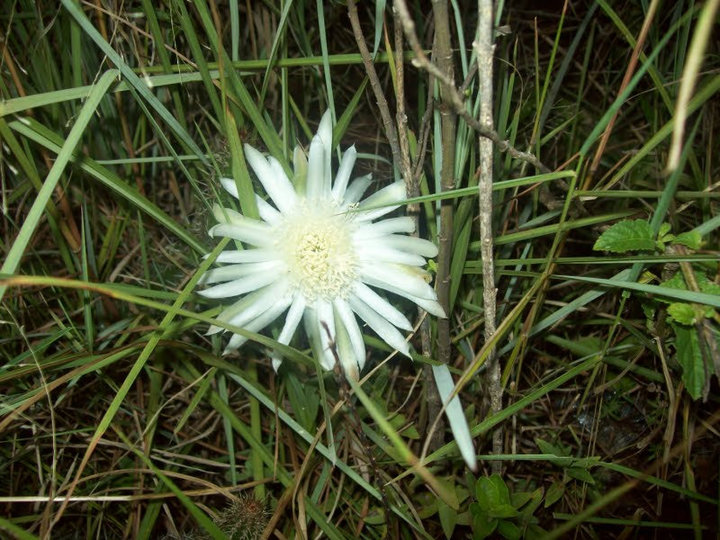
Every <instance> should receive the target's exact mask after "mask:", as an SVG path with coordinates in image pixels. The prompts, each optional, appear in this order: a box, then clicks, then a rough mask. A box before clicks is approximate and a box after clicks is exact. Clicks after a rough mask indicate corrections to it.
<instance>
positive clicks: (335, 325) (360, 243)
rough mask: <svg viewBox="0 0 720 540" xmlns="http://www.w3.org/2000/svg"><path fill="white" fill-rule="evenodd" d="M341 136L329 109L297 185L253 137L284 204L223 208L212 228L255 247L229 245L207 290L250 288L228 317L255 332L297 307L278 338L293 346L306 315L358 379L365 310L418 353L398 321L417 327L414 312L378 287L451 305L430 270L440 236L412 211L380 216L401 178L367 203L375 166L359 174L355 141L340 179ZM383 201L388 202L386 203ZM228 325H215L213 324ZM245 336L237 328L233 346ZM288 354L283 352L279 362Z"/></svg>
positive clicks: (229, 293) (270, 184) (389, 335)
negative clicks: (420, 234) (335, 139)
mask: <svg viewBox="0 0 720 540" xmlns="http://www.w3.org/2000/svg"><path fill="white" fill-rule="evenodd" d="M331 141H332V124H331V118H330V114H329V112H326V113H325V115H324V116H323V118H322V121H321V122H320V126H319V128H318V132H317V134H316V135H315V137H313V140H312V143H311V144H310V153H309V156H308V158H307V165H306V169H307V171H306V182H305V186H304V187H305V189H304V190H302V189H299V188H298V187H297V186H293V184H292V183H291V182H290V180H289V179H288V177H287V175H286V174H285V171H284V170H283V168H282V166H281V165H280V163H279V162H278V161H277V160H276V159H274V158H273V157H268V158H265V157H264V156H263V155H262V154H261V153H260V152H258V151H257V150H255V149H254V148H252V147H251V146H248V145H245V157H246V158H247V161H248V163H249V164H250V166H251V167H252V169H253V171H254V172H255V174H256V175H257V178H258V180H260V183H261V184H262V185H263V187H264V188H265V192H266V193H267V195H268V196H269V202H272V203H273V204H274V206H273V205H271V204H269V202H266V201H265V200H263V199H262V198H260V197H258V196H257V195H256V201H257V205H258V211H259V214H260V218H261V219H260V220H256V219H250V218H247V217H245V216H243V215H241V214H239V213H238V212H235V211H234V210H230V209H227V208H220V207H218V206H216V207H215V208H214V214H215V217H216V219H217V220H218V222H219V224H218V225H215V226H214V227H213V228H212V229H210V235H211V236H214V237H215V236H226V237H229V238H232V239H234V240H239V241H240V242H242V243H243V245H244V246H245V247H246V249H243V250H232V251H224V252H222V253H221V254H220V255H219V256H218V258H217V262H220V263H229V264H228V265H226V266H222V267H220V268H215V269H213V270H210V271H208V272H207V273H206V274H205V275H204V276H203V281H202V282H203V283H204V284H216V283H220V284H219V285H214V286H212V287H209V288H207V289H205V290H203V291H201V292H200V294H202V295H203V296H205V297H207V298H226V297H236V296H241V298H240V299H239V300H237V301H236V302H235V303H234V304H232V305H231V306H229V307H227V308H226V309H225V310H224V311H223V312H222V313H221V314H220V315H219V317H218V319H219V320H221V321H224V322H228V323H230V324H232V325H235V326H239V327H242V328H245V329H247V330H250V331H253V332H259V331H260V330H262V329H263V328H265V327H266V326H268V325H269V324H270V323H272V322H273V321H274V320H275V319H277V318H278V317H280V315H282V314H283V313H285V312H286V311H287V315H286V316H285V324H284V325H283V327H282V330H281V331H280V334H279V335H278V337H277V341H278V342H279V343H282V344H285V345H287V344H288V343H289V342H290V340H291V339H292V337H293V335H294V334H295V331H296V330H297V327H298V325H299V324H300V321H301V319H304V324H305V328H306V331H307V334H308V336H309V337H310V339H311V341H313V342H314V343H315V345H316V349H315V350H316V351H318V350H319V351H321V352H319V353H318V354H320V358H318V361H319V362H320V364H321V365H322V367H323V368H325V369H328V370H330V369H332V368H333V367H334V365H335V359H336V355H337V357H338V358H339V359H340V362H341V364H342V367H343V369H344V370H345V373H346V375H347V376H348V377H352V378H354V379H357V378H358V374H359V370H361V369H362V368H363V365H364V363H365V344H364V343H363V338H362V332H361V330H360V326H359V325H358V320H357V318H356V316H357V317H359V318H360V319H361V320H362V321H364V322H365V323H366V324H367V325H368V326H369V327H370V328H371V329H372V330H374V331H375V333H377V335H378V336H380V337H381V338H382V339H383V340H384V341H385V342H387V343H388V344H389V345H390V346H391V347H393V348H394V349H396V350H398V351H399V352H401V353H402V354H404V355H406V356H409V348H408V344H407V342H406V341H405V338H404V337H403V334H401V333H400V331H399V330H398V329H401V330H405V331H408V330H411V329H412V326H411V324H410V321H408V319H407V318H406V317H405V315H403V314H402V313H401V312H400V311H398V309H396V308H395V307H394V306H393V305H392V304H390V303H389V302H388V301H387V300H386V299H385V298H383V297H382V296H380V295H379V294H378V293H377V292H375V291H374V290H373V289H372V288H371V287H375V288H379V289H383V290H385V291H387V292H390V293H393V294H397V295H400V296H403V297H405V298H407V299H409V300H411V301H413V302H414V303H415V304H417V305H418V306H420V307H422V308H423V309H425V310H426V311H428V312H429V313H432V314H434V315H436V316H438V317H444V316H445V313H444V312H443V309H442V307H440V304H438V302H437V296H436V295H435V291H434V290H433V289H432V287H430V285H428V281H429V275H428V274H427V272H426V271H425V270H424V269H423V267H424V266H425V263H426V260H425V258H426V257H434V256H435V255H437V248H436V247H435V245H434V244H433V243H431V242H429V241H427V240H423V239H420V238H414V237H410V236H407V235H406V234H404V233H411V232H413V230H414V224H413V220H412V219H411V218H409V217H395V218H390V219H384V220H381V221H377V222H373V220H375V219H377V218H379V217H381V216H384V215H385V214H387V213H389V212H391V211H392V210H394V209H395V208H397V207H398V206H399V203H401V202H402V201H403V200H404V199H405V198H406V192H405V187H404V184H403V183H402V182H396V183H394V184H392V185H389V186H387V187H385V188H383V189H380V190H379V191H377V192H376V193H375V194H373V195H371V196H370V197H368V198H366V199H365V200H363V201H362V202H359V203H358V201H360V198H361V197H362V195H363V193H364V192H365V190H366V189H367V188H368V187H369V186H370V175H367V176H363V177H360V178H356V179H355V180H353V181H352V182H349V179H350V174H351V172H352V169H353V166H354V164H355V158H356V156H357V152H356V150H355V147H354V146H351V147H350V148H348V149H347V150H346V151H345V153H344V154H343V156H342V159H341V161H340V165H339V167H338V171H337V175H336V176H335V181H334V182H333V181H332V169H331V158H332V148H331ZM300 155H302V154H301V152H296V156H300ZM303 160H304V156H303V159H301V161H303ZM296 161H297V157H296ZM295 167H296V175H297V176H302V171H303V170H304V169H305V166H304V163H300V164H298V163H296V166H295ZM298 169H299V171H298ZM221 182H222V185H223V187H224V188H225V189H226V190H227V191H228V192H229V193H230V194H231V195H233V196H235V197H237V196H238V193H237V187H236V184H235V182H234V180H232V179H229V178H223V179H222V180H221ZM297 184H298V186H300V185H302V182H297ZM390 203H393V204H392V205H390V206H387V205H388V204H390ZM381 205H385V206H382V207H380V208H378V206H381ZM220 330H222V329H221V328H219V327H212V328H211V329H210V331H209V333H215V332H219V331H220ZM245 341H246V338H244V337H243V336H240V335H238V334H234V335H233V336H232V338H231V339H230V342H229V343H228V345H227V347H226V349H225V353H228V352H230V351H233V350H235V349H237V348H238V347H240V346H241V345H242V344H243V343H244V342H245ZM280 362H281V360H280V358H279V356H278V355H277V354H276V353H274V354H273V365H274V367H275V368H276V369H277V367H278V366H279V365H280Z"/></svg>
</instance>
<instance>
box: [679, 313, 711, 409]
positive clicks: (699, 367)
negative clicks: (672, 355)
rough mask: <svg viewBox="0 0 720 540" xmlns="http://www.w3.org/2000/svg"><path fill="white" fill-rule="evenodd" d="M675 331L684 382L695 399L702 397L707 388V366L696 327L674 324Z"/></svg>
mask: <svg viewBox="0 0 720 540" xmlns="http://www.w3.org/2000/svg"><path fill="white" fill-rule="evenodd" d="M672 327H673V329H674V330H675V351H676V355H677V361H678V364H680V367H681V368H682V381H683V383H685V388H686V389H687V391H688V394H690V397H692V398H693V399H698V398H699V397H700V396H702V393H703V389H704V388H705V365H704V362H703V357H702V352H701V350H700V342H699V340H698V335H697V331H696V330H695V328H694V327H690V328H685V327H683V326H680V325H677V324H673V325H672Z"/></svg>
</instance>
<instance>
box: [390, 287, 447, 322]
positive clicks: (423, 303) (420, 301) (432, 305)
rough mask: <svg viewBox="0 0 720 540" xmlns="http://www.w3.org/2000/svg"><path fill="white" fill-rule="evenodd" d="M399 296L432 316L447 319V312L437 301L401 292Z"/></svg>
mask: <svg viewBox="0 0 720 540" xmlns="http://www.w3.org/2000/svg"><path fill="white" fill-rule="evenodd" d="M394 292H396V291H394ZM397 294H399V295H400V296H404V297H405V298H407V299H408V300H410V301H411V302H413V303H414V304H417V305H418V306H419V307H421V308H422V309H424V310H425V311H427V312H428V313H430V315H435V316H436V317H439V318H441V319H445V318H446V317H447V315H445V310H444V309H443V308H442V306H441V305H440V303H439V302H438V301H437V300H428V299H427V298H419V297H417V296H413V295H412V294H407V293H401V292H397Z"/></svg>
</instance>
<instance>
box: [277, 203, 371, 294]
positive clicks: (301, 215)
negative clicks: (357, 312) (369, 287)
mask: <svg viewBox="0 0 720 540" xmlns="http://www.w3.org/2000/svg"><path fill="white" fill-rule="evenodd" d="M312 202H313V203H314V204H309V203H308V202H306V203H304V204H301V205H300V206H299V207H298V209H297V211H296V212H294V213H293V214H291V215H290V216H288V217H287V218H286V219H285V221H284V223H283V224H282V225H281V226H280V227H279V230H278V233H279V235H278V244H279V248H280V251H281V252H282V254H283V257H284V259H285V263H286V264H287V267H288V274H289V278H290V282H291V283H292V284H293V286H295V287H297V288H298V289H300V291H301V292H302V293H303V295H304V296H305V298H306V299H307V300H310V301H312V300H314V299H316V298H318V297H320V298H324V299H327V300H331V299H333V298H335V297H338V296H340V297H346V296H347V295H348V293H349V291H350V287H351V285H352V283H353V281H354V280H355V279H356V278H357V273H356V267H357V258H356V256H355V251H354V250H353V246H352V227H351V224H350V222H349V220H348V218H347V216H346V215H343V214H340V213H339V212H338V209H337V208H336V207H335V206H334V205H333V204H330V203H327V202H325V201H312Z"/></svg>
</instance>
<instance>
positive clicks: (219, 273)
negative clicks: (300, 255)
mask: <svg viewBox="0 0 720 540" xmlns="http://www.w3.org/2000/svg"><path fill="white" fill-rule="evenodd" d="M283 265H284V263H283V262H282V261H265V262H258V263H244V264H231V265H229V266H222V267H220V268H213V269H212V270H208V271H207V272H205V274H203V276H202V278H200V284H201V285H208V284H210V283H222V282H223V281H231V280H233V279H240V278H241V277H246V276H250V275H252V274H264V273H266V272H271V271H273V270H275V271H277V269H278V268H280V267H282V266H283Z"/></svg>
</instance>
